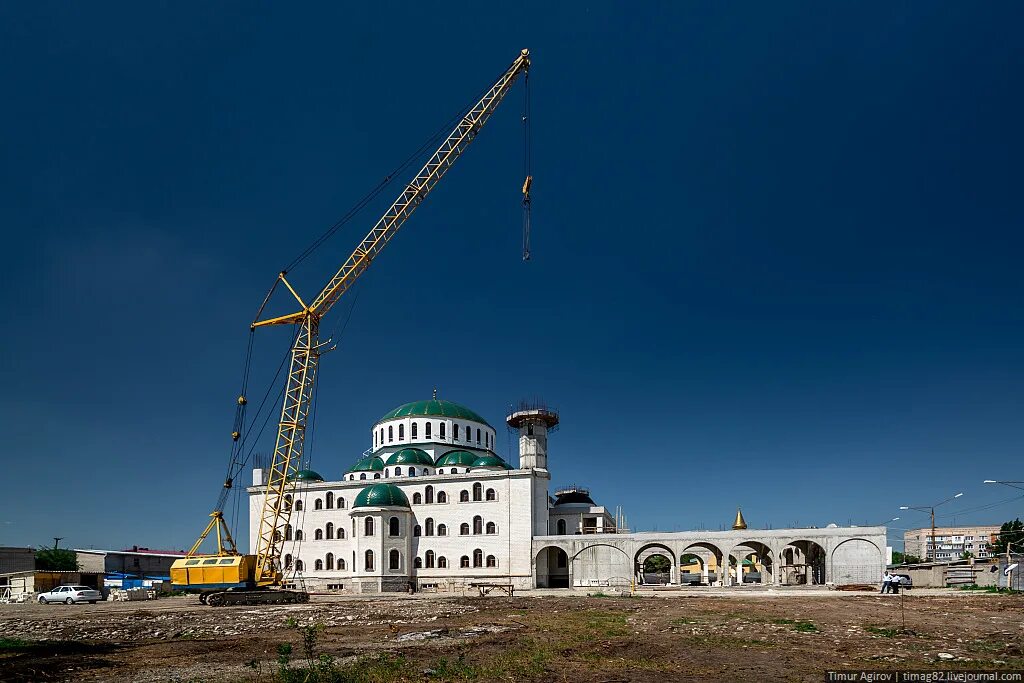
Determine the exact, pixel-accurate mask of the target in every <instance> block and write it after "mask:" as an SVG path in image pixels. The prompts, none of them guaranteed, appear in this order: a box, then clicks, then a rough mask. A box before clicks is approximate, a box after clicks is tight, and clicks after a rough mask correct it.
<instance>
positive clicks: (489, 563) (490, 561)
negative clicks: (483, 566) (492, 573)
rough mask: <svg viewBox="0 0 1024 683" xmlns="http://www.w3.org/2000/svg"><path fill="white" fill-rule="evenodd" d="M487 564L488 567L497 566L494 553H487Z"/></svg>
mask: <svg viewBox="0 0 1024 683" xmlns="http://www.w3.org/2000/svg"><path fill="white" fill-rule="evenodd" d="M487 566H488V567H497V566H498V558H496V557H495V556H494V555H488V556H487Z"/></svg>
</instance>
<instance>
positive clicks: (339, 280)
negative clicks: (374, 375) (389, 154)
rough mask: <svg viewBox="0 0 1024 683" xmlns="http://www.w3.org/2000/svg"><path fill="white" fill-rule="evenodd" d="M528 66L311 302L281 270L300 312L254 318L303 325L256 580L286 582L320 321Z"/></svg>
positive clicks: (484, 101)
mask: <svg viewBox="0 0 1024 683" xmlns="http://www.w3.org/2000/svg"><path fill="white" fill-rule="evenodd" d="M529 67H530V53H529V51H528V50H523V51H522V53H521V54H520V55H519V57H517V58H516V60H515V61H514V62H513V63H512V65H511V66H510V67H509V68H508V69H507V70H506V71H505V73H504V74H502V76H501V77H499V78H498V80H497V81H495V83H494V84H493V85H492V86H491V87H490V88H489V89H488V90H487V92H486V93H485V94H484V95H483V97H481V98H480V100H479V101H478V102H477V103H476V104H475V105H473V107H472V108H470V110H469V111H468V113H467V114H466V115H465V116H464V117H463V118H462V119H461V120H460V121H459V123H458V124H457V125H456V126H455V128H454V130H452V132H451V134H449V135H448V137H447V139H445V141H444V142H443V143H442V144H441V146H440V147H439V148H438V149H437V151H435V152H434V154H433V155H432V156H431V157H430V159H429V160H428V161H427V163H426V164H425V165H424V166H423V168H421V169H420V171H419V173H417V174H416V177H415V178H414V179H413V180H412V182H410V183H409V184H408V185H406V187H405V188H404V189H403V190H402V192H401V194H399V196H398V198H397V199H396V200H395V201H394V203H392V204H391V206H390V207H389V208H388V210H387V211H386V212H385V213H384V215H383V216H381V218H380V219H379V220H378V221H377V223H376V225H374V226H373V229H371V230H370V232H369V233H368V234H367V235H366V237H364V238H363V240H362V242H361V243H360V244H359V246H358V247H356V249H355V250H354V251H353V252H352V254H351V255H350V256H349V257H348V259H347V260H346V261H345V263H344V264H343V265H342V266H341V268H340V269H339V270H338V272H337V273H335V274H334V277H332V278H331V279H330V281H329V282H328V283H327V285H326V286H325V287H324V288H323V289H322V290H321V291H320V293H319V294H318V295H317V296H316V298H315V299H313V301H312V303H310V304H309V305H306V304H305V303H304V302H303V301H302V299H301V298H300V297H299V295H298V294H297V293H296V292H295V290H294V289H293V288H292V287H291V285H290V284H289V283H288V281H287V280H285V273H281V275H280V279H281V281H282V282H283V283H284V284H285V286H286V287H287V288H288V290H289V291H290V292H291V293H292V295H293V296H294V297H295V299H296V301H297V302H298V304H299V307H300V310H299V311H297V312H295V313H291V314H289V315H284V316H280V317H276V318H270V319H267V320H258V321H256V322H254V323H253V327H254V328H256V327H263V326H266V325H298V326H299V330H298V334H297V335H296V338H295V343H294V344H293V346H292V351H291V361H290V367H289V372H288V377H287V379H286V382H287V388H286V390H285V394H284V402H283V404H282V406H281V422H280V425H279V427H278V432H277V445H276V447H275V448H274V456H273V459H272V464H271V469H270V471H269V472H268V476H267V481H266V489H265V497H264V502H263V510H262V513H261V518H260V526H259V532H258V535H257V547H256V549H255V556H256V567H255V583H256V584H257V585H259V586H271V585H277V584H279V583H280V579H281V567H280V557H281V550H282V547H281V546H282V543H283V542H284V534H283V533H282V529H283V528H284V527H285V525H287V524H288V522H289V518H290V516H291V506H289V505H286V504H285V494H286V492H287V491H288V489H289V482H290V481H291V477H292V476H293V475H294V474H295V473H296V471H297V470H298V469H299V464H300V462H301V459H302V451H303V443H304V439H305V433H306V419H307V417H308V415H309V408H310V401H311V398H312V394H313V384H314V382H315V380H316V370H317V363H318V360H319V356H320V346H319V345H320V342H319V337H318V332H319V327H320V319H321V318H322V317H323V316H324V315H325V314H326V313H327V312H328V311H329V310H330V309H331V307H332V306H333V305H334V304H335V303H336V302H337V301H338V299H340V298H341V296H342V295H344V294H345V292H346V291H348V289H349V288H350V287H351V286H352V285H353V284H354V283H355V281H356V280H357V279H358V278H359V276H360V275H362V274H363V273H364V272H365V271H366V269H367V268H368V267H369V266H370V264H371V263H372V262H373V260H374V259H375V258H376V257H377V256H378V255H379V254H380V252H381V250H383V249H384V247H385V246H387V244H388V242H389V241H391V239H392V238H393V237H394V236H395V234H396V233H397V232H398V230H399V229H400V228H401V227H402V225H403V224H404V223H405V222H406V221H407V220H408V219H409V217H410V216H411V215H412V213H413V212H414V211H415V210H416V209H417V207H419V205H420V204H421V203H423V200H424V199H426V197H427V195H428V194H429V193H430V191H431V190H432V189H433V188H434V187H435V186H436V185H437V183H438V182H439V181H440V180H441V178H443V177H444V175H445V173H447V172H448V169H450V168H451V167H452V166H453V165H454V164H455V162H456V161H457V160H458V159H459V157H460V156H461V155H462V153H463V152H464V151H465V150H466V148H467V147H468V146H469V144H470V143H471V142H472V141H473V140H474V139H475V138H476V136H477V134H478V133H479V132H480V129H481V128H482V127H483V126H484V124H485V123H487V121H488V119H490V117H491V115H492V114H493V113H494V111H495V109H496V108H497V106H498V105H499V104H500V103H501V101H502V100H503V99H504V98H505V95H507V94H508V91H509V89H510V88H511V87H512V85H513V83H515V81H516V79H517V78H518V77H519V76H520V75H522V74H524V73H525V72H526V71H527V70H528V69H529Z"/></svg>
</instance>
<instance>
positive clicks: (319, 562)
mask: <svg viewBox="0 0 1024 683" xmlns="http://www.w3.org/2000/svg"><path fill="white" fill-rule="evenodd" d="M313 570H314V571H318V572H322V571H323V570H324V561H323V560H317V561H316V562H314V563H313Z"/></svg>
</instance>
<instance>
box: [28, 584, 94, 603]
mask: <svg viewBox="0 0 1024 683" xmlns="http://www.w3.org/2000/svg"><path fill="white" fill-rule="evenodd" d="M102 599H103V593H100V592H99V591H98V590H96V589H95V588H89V587H88V586H57V587H56V588H54V589H53V590H52V591H49V592H47V593H40V594H39V598H38V600H39V604H41V605H48V604H50V603H51V602H63V603H65V604H67V605H73V604H74V603H76V602H87V603H89V604H90V605H95V604H96V603H97V601H99V600H102Z"/></svg>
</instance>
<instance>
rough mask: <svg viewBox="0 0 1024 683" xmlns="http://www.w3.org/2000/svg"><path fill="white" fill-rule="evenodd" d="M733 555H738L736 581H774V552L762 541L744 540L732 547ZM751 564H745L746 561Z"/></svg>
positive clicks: (741, 582) (766, 582) (764, 582)
mask: <svg viewBox="0 0 1024 683" xmlns="http://www.w3.org/2000/svg"><path fill="white" fill-rule="evenodd" d="M731 554H732V556H733V557H738V558H739V562H738V563H737V567H739V569H738V570H737V574H736V576H737V577H738V580H737V583H738V584H740V585H742V584H743V583H759V584H762V585H764V584H769V583H775V553H774V552H773V551H772V548H771V546H770V545H768V544H767V543H765V542H763V541H755V540H745V541H740V542H738V543H737V544H736V545H734V546H733V547H732V552H731ZM748 561H750V562H753V565H752V566H751V565H746V562H748Z"/></svg>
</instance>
